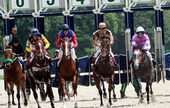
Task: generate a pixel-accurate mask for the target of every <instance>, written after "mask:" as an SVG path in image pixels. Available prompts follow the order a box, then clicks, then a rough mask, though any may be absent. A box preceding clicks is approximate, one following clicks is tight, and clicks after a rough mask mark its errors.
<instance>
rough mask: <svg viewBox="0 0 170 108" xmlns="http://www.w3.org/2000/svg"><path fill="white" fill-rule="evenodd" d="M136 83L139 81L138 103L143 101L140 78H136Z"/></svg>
mask: <svg viewBox="0 0 170 108" xmlns="http://www.w3.org/2000/svg"><path fill="white" fill-rule="evenodd" d="M137 80H138V83H139V103H143V100H144V98H143V93H142V85H141V81H140V79H139V78H138V79H137Z"/></svg>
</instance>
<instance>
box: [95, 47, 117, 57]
mask: <svg viewBox="0 0 170 108" xmlns="http://www.w3.org/2000/svg"><path fill="white" fill-rule="evenodd" d="M95 50H96V52H95V53H94V56H93V57H94V58H96V57H98V56H99V54H100V52H101V49H100V48H99V47H96V48H95ZM110 55H111V57H114V54H113V52H112V49H111V48H110Z"/></svg>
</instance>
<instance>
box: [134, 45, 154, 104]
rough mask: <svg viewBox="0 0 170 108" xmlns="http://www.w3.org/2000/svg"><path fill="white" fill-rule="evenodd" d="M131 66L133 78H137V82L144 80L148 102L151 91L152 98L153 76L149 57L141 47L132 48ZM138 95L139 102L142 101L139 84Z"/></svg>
mask: <svg viewBox="0 0 170 108" xmlns="http://www.w3.org/2000/svg"><path fill="white" fill-rule="evenodd" d="M132 68H133V74H134V78H135V79H137V80H138V82H139V83H140V82H141V80H143V81H144V82H146V93H147V103H148V104H149V93H151V96H152V99H153V91H152V82H153V78H154V74H153V64H152V61H151V60H150V58H149V57H148V56H147V54H146V52H145V51H143V50H142V49H139V48H136V49H134V53H133V56H132ZM139 96H140V100H139V102H140V103H142V102H143V100H144V98H143V93H142V87H141V84H140V90H139Z"/></svg>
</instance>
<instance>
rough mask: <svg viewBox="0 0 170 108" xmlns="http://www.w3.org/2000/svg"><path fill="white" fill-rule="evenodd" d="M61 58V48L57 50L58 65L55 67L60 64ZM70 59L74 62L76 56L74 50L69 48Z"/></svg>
mask: <svg viewBox="0 0 170 108" xmlns="http://www.w3.org/2000/svg"><path fill="white" fill-rule="evenodd" d="M62 57H63V50H62V48H60V50H59V53H58V57H57V58H58V59H59V60H58V63H57V66H59V64H60V62H61V59H62ZM71 58H72V59H73V60H74V61H75V60H76V59H77V56H76V52H75V49H74V48H71Z"/></svg>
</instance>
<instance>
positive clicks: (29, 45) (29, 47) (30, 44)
mask: <svg viewBox="0 0 170 108" xmlns="http://www.w3.org/2000/svg"><path fill="white" fill-rule="evenodd" d="M37 40H42V41H43V43H44V48H45V53H46V57H47V58H49V57H48V56H47V54H48V53H47V49H48V48H49V46H50V43H49V41H48V40H47V38H46V37H45V36H44V35H43V34H41V33H40V32H39V30H38V29H37V28H33V29H32V30H31V33H30V36H29V39H28V40H27V42H26V49H25V50H26V52H27V53H29V54H30V56H29V57H30V62H31V61H32V59H33V58H34V54H33V52H34V51H35V50H36V49H35V46H34V45H35V42H36V41H37Z"/></svg>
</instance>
